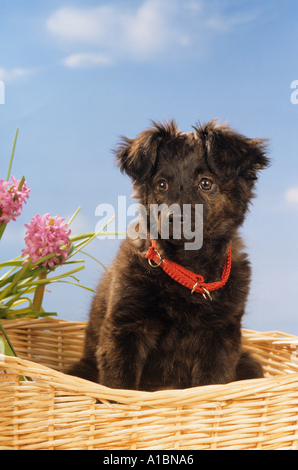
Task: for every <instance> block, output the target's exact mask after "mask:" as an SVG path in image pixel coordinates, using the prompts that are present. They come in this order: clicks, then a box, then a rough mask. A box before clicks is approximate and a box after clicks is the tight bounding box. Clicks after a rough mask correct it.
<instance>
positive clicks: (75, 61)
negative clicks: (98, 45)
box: [63, 53, 111, 68]
mask: <svg viewBox="0 0 298 470" xmlns="http://www.w3.org/2000/svg"><path fill="white" fill-rule="evenodd" d="M63 63H64V65H66V67H70V68H78V67H79V68H88V67H94V66H98V65H108V64H110V63H111V59H110V58H109V57H107V56H106V55H104V54H96V53H95V54H94V53H79V54H71V55H70V56H68V57H66V58H65V59H64V60H63Z"/></svg>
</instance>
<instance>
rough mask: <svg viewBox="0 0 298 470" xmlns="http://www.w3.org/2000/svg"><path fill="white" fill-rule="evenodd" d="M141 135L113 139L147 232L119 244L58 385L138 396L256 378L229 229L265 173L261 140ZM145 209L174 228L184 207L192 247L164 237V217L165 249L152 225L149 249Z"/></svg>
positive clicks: (238, 258) (212, 128)
mask: <svg viewBox="0 0 298 470" xmlns="http://www.w3.org/2000/svg"><path fill="white" fill-rule="evenodd" d="M153 124H154V126H153V127H152V128H151V129H148V130H146V131H144V132H142V133H141V134H140V135H139V136H138V137H137V138H136V139H134V140H130V139H126V138H124V139H123V141H122V142H121V144H120V146H119V148H118V149H117V151H116V156H117V161H118V164H119V166H120V169H121V170H122V171H124V172H125V173H127V174H128V175H129V176H130V177H131V178H132V181H133V186H134V189H135V192H136V196H137V197H138V199H139V201H140V203H141V204H142V206H143V207H145V208H146V212H147V215H148V219H147V225H145V232H146V228H147V233H146V234H145V237H144V236H141V229H140V228H136V233H138V232H137V230H139V233H140V237H138V238H136V239H134V240H132V239H131V238H127V239H126V240H125V241H124V242H123V244H122V245H121V247H120V250H119V253H118V255H117V257H116V259H115V260H114V262H113V264H112V265H111V267H110V268H109V270H108V271H107V272H106V273H105V274H104V276H103V278H102V280H101V282H100V284H99V287H98V291H97V293H96V295H95V298H94V301H93V305H92V308H91V313H90V320H89V324H88V326H87V330H86V340H85V349H84V353H83V357H82V359H81V361H80V362H79V363H77V364H75V365H74V367H72V369H71V370H70V371H69V374H71V375H76V376H79V377H82V378H85V379H88V380H92V381H94V382H98V383H100V384H103V385H106V386H108V387H112V388H123V389H135V390H147V391H154V390H159V389H170V388H187V387H194V386H199V385H208V384H218V383H227V382H231V381H235V380H242V379H250V378H257V377H262V376H263V372H262V367H261V365H260V364H259V363H258V362H257V361H256V360H255V359H254V358H253V357H251V356H250V354H249V353H248V352H244V351H243V350H242V348H241V318H242V316H243V314H244V309H245V303H246V299H247V295H248V291H249V283H250V265H249V261H248V260H247V256H246V254H245V253H243V251H242V249H243V245H242V242H241V240H240V238H239V236H238V233H237V230H238V228H239V227H240V226H241V225H242V223H243V221H244V216H245V213H246V211H247V209H248V205H249V202H250V200H251V198H252V197H253V188H254V185H255V181H256V179H257V173H258V171H259V170H261V169H263V168H265V167H266V166H268V163H269V162H268V159H267V157H266V156H265V149H266V145H265V141H264V140H261V139H248V138H246V137H244V136H242V135H240V134H238V133H236V132H235V131H233V130H232V129H231V128H230V127H229V126H227V125H225V124H222V125H219V124H218V123H217V121H216V120H212V121H211V122H210V123H208V124H207V125H204V126H197V127H195V128H194V132H191V133H188V134H185V133H181V132H179V131H178V129H177V125H176V124H175V122H174V121H170V122H166V123H165V124H164V125H160V124H155V123H153ZM156 204H157V205H159V206H160V205H161V204H164V205H165V206H163V207H171V206H172V205H173V204H175V205H176V206H175V207H177V205H178V207H180V208H181V214H182V216H181V219H180V224H181V226H183V225H184V224H185V223H186V222H185V221H184V217H183V210H182V209H183V208H184V207H185V206H183V205H188V207H190V208H191V211H190V221H189V220H188V223H189V224H190V227H191V229H192V233H195V224H196V223H197V222H198V220H199V218H198V217H196V213H195V208H196V207H202V206H198V205H203V232H202V242H203V243H202V246H201V244H200V246H199V247H198V248H197V249H195V250H194V249H191V241H190V237H189V233H188V236H187V237H186V236H185V235H184V232H183V230H182V231H181V237H180V238H178V239H177V237H175V236H174V235H175V233H174V230H173V225H174V222H175V220H176V219H175V217H176V215H175V214H174V216H173V213H174V212H175V211H174V212H173V211H171V210H169V211H168V212H167V217H168V223H169V226H170V227H169V236H168V238H166V239H164V237H162V236H161V227H162V224H161V223H160V221H161V217H160V214H159V215H158V217H157V219H156V214H155V220H156V225H155V229H156V227H157V235H158V237H157V238H158V239H153V238H152V233H150V228H151V231H152V227H153V225H154V224H152V217H150V216H151V215H152V207H156ZM154 205H155V206H154ZM150 220H151V222H150ZM140 225H141V224H140ZM143 227H144V224H143ZM143 235H144V233H143ZM193 241H194V240H193ZM186 242H188V248H187V249H186Z"/></svg>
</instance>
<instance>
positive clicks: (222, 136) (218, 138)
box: [116, 120, 269, 241]
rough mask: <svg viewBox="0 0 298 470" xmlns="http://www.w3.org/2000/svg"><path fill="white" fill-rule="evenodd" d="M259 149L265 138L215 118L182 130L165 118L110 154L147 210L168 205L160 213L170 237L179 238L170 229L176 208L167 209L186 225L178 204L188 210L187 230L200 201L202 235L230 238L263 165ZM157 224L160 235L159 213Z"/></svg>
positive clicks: (265, 162) (264, 142)
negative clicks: (253, 136) (248, 134)
mask: <svg viewBox="0 0 298 470" xmlns="http://www.w3.org/2000/svg"><path fill="white" fill-rule="evenodd" d="M265 151H266V141H265V140H263V139H249V138H247V137H244V136H242V135H240V134H238V133H237V132H235V131H234V130H233V129H232V128H231V127H229V126H228V125H226V124H221V125H220V124H218V123H217V121H216V120H212V121H210V122H209V123H208V124H206V125H203V126H197V127H194V132H190V133H188V134H185V133H182V132H180V131H179V130H178V128H177V125H176V123H175V122H174V121H170V122H166V123H165V124H164V125H161V124H155V123H153V127H152V128H150V129H148V130H146V131H144V132H142V133H141V134H139V136H138V137H137V138H136V139H133V140H131V139H127V138H123V140H122V141H121V143H120V145H119V147H118V148H117V150H116V158H117V162H118V165H119V167H120V169H121V171H123V172H125V173H127V174H128V175H129V176H130V177H131V178H132V181H133V186H134V188H135V190H136V196H137V197H138V199H139V201H140V203H141V204H142V205H143V206H145V207H146V209H147V213H148V214H150V213H151V212H152V205H155V206H156V205H157V206H159V207H161V205H164V206H163V207H165V208H169V210H165V211H164V212H163V214H164V216H165V217H166V218H167V222H169V223H170V232H169V238H170V239H172V240H173V241H174V240H177V239H178V238H179V237H178V238H177V237H176V236H175V234H174V230H173V225H174V221H175V216H176V215H177V212H176V213H175V211H173V210H171V209H170V208H171V207H176V208H180V209H181V214H182V216H181V217H180V224H182V225H183V224H186V222H187V223H188V224H189V220H188V221H187V220H186V219H187V217H183V208H184V207H186V206H184V205H187V206H188V207H190V208H191V211H190V213H188V216H189V215H190V220H191V231H192V233H194V230H195V224H196V222H197V219H196V214H195V207H196V205H202V206H203V213H204V238H206V237H208V238H209V239H215V238H223V237H224V238H230V237H231V236H232V234H233V232H234V231H235V229H236V228H237V227H238V226H239V225H241V224H242V223H243V220H244V216H245V213H246V211H247V208H248V205H249V202H250V200H251V198H252V197H253V188H254V185H255V182H256V180H257V177H258V172H259V171H260V170H262V169H264V168H266V167H267V166H268V164H269V160H268V158H267V157H266V155H265ZM161 212H162V211H161ZM178 213H179V210H178ZM178 215H179V214H178ZM157 225H158V232H159V235H161V233H160V231H161V224H160V217H159V219H158V223H157ZM148 228H149V221H148ZM151 229H152V222H151ZM178 231H179V230H178ZM183 234H184V231H183V230H181V237H180V239H181V240H185V237H184V236H183ZM186 238H187V239H189V237H186Z"/></svg>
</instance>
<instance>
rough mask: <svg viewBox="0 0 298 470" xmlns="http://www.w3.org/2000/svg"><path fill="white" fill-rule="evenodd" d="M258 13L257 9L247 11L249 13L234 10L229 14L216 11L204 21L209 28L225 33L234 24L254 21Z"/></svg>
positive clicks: (234, 25)
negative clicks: (216, 12)
mask: <svg viewBox="0 0 298 470" xmlns="http://www.w3.org/2000/svg"><path fill="white" fill-rule="evenodd" d="M259 14H260V12H259V10H258V9H257V10H255V11H254V12H249V13H242V12H235V13H233V14H230V15H226V14H221V13H218V14H215V15H214V16H211V17H210V18H209V19H208V20H207V21H206V26H208V27H209V28H210V29H213V30H215V31H217V32H221V33H227V32H229V31H231V29H232V28H234V27H236V26H239V25H244V24H246V23H251V22H253V21H255V20H256V19H257V18H258V16H259Z"/></svg>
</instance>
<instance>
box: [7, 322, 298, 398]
mask: <svg viewBox="0 0 298 470" xmlns="http://www.w3.org/2000/svg"><path fill="white" fill-rule="evenodd" d="M1 323H2V324H3V326H4V327H5V329H6V330H7V331H8V333H9V330H10V329H13V328H20V329H22V328H28V329H32V330H34V329H35V328H36V329H40V328H42V329H47V328H48V329H50V328H51V327H52V328H53V327H54V328H55V329H57V330H60V329H61V330H65V329H67V328H71V329H73V328H74V327H78V330H81V329H82V327H85V326H86V324H87V322H76V321H68V320H62V319H53V318H49V319H44V318H43V319H28V318H23V319H15V320H1ZM242 333H243V338H244V340H245V343H246V344H252V345H253V343H262V342H266V343H267V344H268V345H276V346H278V347H279V346H283V345H284V346H287V347H288V346H289V344H294V345H298V337H297V336H293V335H290V334H287V333H282V332H279V331H270V332H257V331H253V330H247V329H243V330H242ZM1 368H2V366H0V369H1ZM5 370H7V371H9V372H10V373H12V374H16V375H23V376H27V377H32V378H34V379H36V380H37V381H38V382H39V385H41V386H42V383H44V384H45V385H49V386H53V387H57V388H59V389H63V390H65V391H68V392H70V393H75V394H78V393H79V394H82V395H85V396H89V397H93V398H96V399H98V400H99V401H101V402H103V401H115V402H117V403H123V404H127V405H135V406H141V405H144V404H146V405H148V406H155V405H160V404H161V403H163V404H164V405H166V404H171V403H172V402H175V401H176V402H178V401H179V404H180V405H183V404H191V403H194V402H198V401H215V402H224V401H225V400H231V399H244V398H245V397H246V396H248V395H249V396H251V395H252V394H255V395H256V396H260V395H262V396H264V394H265V395H266V396H270V395H272V393H274V391H277V390H289V391H290V390H291V388H293V384H295V387H296V389H298V372H297V373H296V372H295V371H294V372H293V371H291V372H290V373H284V374H281V375H279V376H274V377H265V378H261V379H250V380H244V381H238V382H231V383H228V384H215V385H206V386H200V387H192V388H187V389H182V390H180V389H178V390H177V389H176V390H159V391H155V392H145V391H136V390H121V389H112V388H109V387H105V386H103V385H100V384H96V383H93V382H89V381H87V380H84V379H81V378H78V377H73V376H69V375H67V374H65V373H63V372H59V371H56V370H55V369H52V368H50V367H48V366H45V365H43V364H39V363H36V362H33V361H30V360H28V359H21V358H19V357H17V358H15V357H5ZM0 377H1V378H3V377H9V375H8V376H5V375H4V374H2V375H0ZM25 383H26V384H27V385H28V382H25ZM0 384H1V381H0ZM23 384H24V383H23ZM30 384H34V382H30ZM268 394H269V395H268Z"/></svg>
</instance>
